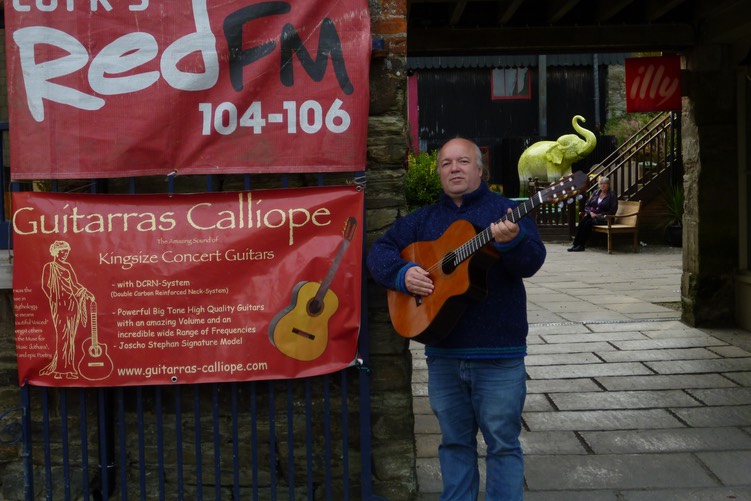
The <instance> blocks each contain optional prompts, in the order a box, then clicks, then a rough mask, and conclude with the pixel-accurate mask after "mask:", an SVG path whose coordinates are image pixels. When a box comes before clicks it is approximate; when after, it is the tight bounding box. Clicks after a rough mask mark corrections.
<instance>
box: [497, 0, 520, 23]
mask: <svg viewBox="0 0 751 501" xmlns="http://www.w3.org/2000/svg"><path fill="white" fill-rule="evenodd" d="M523 3H524V0H512V1H511V3H510V4H508V5H506V6H505V7H504V5H503V4H502V3H499V4H498V11H499V12H498V14H499V15H498V24H500V25H501V26H503V25H505V24H508V22H509V21H511V18H512V17H514V14H516V11H517V10H519V7H521V5H522V4H523Z"/></svg>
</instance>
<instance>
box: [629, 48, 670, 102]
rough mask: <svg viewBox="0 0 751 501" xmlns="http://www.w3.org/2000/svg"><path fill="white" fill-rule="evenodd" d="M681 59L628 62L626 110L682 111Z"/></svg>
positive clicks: (646, 59) (655, 58) (651, 58)
mask: <svg viewBox="0 0 751 501" xmlns="http://www.w3.org/2000/svg"><path fill="white" fill-rule="evenodd" d="M680 109H681V58H680V56H662V57H639V58H631V59H626V111H627V112H628V113H633V112H639V111H680Z"/></svg>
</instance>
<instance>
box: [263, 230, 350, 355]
mask: <svg viewBox="0 0 751 501" xmlns="http://www.w3.org/2000/svg"><path fill="white" fill-rule="evenodd" d="M356 228H357V220H356V219H355V218H354V217H349V218H347V221H346V222H345V223H344V231H343V232H342V235H343V240H342V242H341V243H340V245H339V250H338V251H337V254H336V257H335V258H334V262H333V263H331V267H330V268H329V271H328V273H327V274H326V277H325V278H324V279H323V282H321V283H318V282H299V283H298V284H297V285H295V287H294V289H293V290H292V301H291V303H290V304H289V306H287V308H285V309H284V310H282V311H280V312H279V313H278V314H277V315H276V316H275V317H274V318H273V319H272V320H271V325H270V326H269V339H270V340H271V343H272V344H273V345H274V346H276V348H277V349H278V350H279V351H281V352H282V353H283V354H285V355H287V356H288V357H290V358H294V359H296V360H301V361H304V362H309V361H311V360H315V359H316V358H318V357H320V356H321V355H322V354H323V352H324V351H325V350H326V346H327V344H328V339H329V319H330V318H331V316H332V315H333V314H334V313H335V312H336V310H337V309H338V308H339V298H338V297H337V296H336V294H335V293H334V291H332V290H330V287H331V282H333V280H334V275H336V271H337V269H338V268H339V264H340V263H341V261H342V258H343V257H344V253H345V252H346V251H347V248H348V247H349V243H350V242H351V241H352V237H353V236H354V235H355V229H356Z"/></svg>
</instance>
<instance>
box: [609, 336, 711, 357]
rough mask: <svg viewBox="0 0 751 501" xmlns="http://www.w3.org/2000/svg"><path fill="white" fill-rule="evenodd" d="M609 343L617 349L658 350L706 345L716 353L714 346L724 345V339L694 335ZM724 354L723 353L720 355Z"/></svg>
mask: <svg viewBox="0 0 751 501" xmlns="http://www.w3.org/2000/svg"><path fill="white" fill-rule="evenodd" d="M611 344H612V345H613V346H615V347H616V348H618V349H619V350H659V349H663V348H692V347H706V346H712V347H713V348H710V349H711V350H712V351H714V352H715V353H717V351H716V348H714V346H716V347H718V348H719V347H721V346H726V343H725V342H724V341H720V340H719V339H716V338H713V337H712V336H696V337H676V338H666V339H652V338H649V339H646V340H644V341H642V340H638V341H611ZM722 356H724V355H722Z"/></svg>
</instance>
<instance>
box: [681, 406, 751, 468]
mask: <svg viewBox="0 0 751 501" xmlns="http://www.w3.org/2000/svg"><path fill="white" fill-rule="evenodd" d="M671 412H673V413H674V414H675V415H676V416H678V417H679V418H680V419H682V420H683V421H684V422H685V423H687V424H688V425H689V426H693V427H711V426H748V425H751V405H733V406H730V405H725V406H722V407H700V408H695V409H671ZM750 471H751V470H750ZM750 476H751V475H750Z"/></svg>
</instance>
